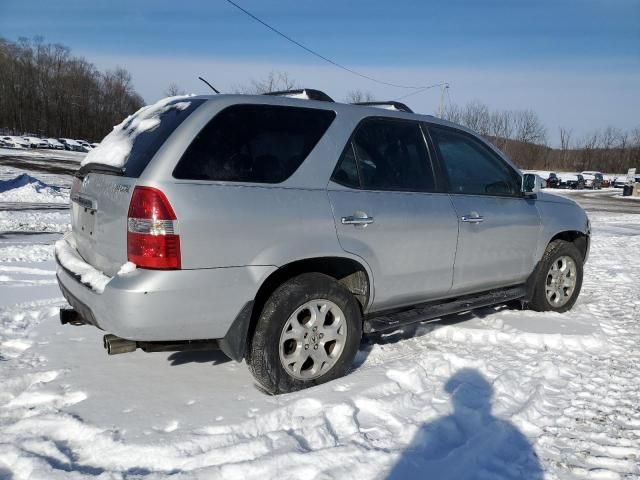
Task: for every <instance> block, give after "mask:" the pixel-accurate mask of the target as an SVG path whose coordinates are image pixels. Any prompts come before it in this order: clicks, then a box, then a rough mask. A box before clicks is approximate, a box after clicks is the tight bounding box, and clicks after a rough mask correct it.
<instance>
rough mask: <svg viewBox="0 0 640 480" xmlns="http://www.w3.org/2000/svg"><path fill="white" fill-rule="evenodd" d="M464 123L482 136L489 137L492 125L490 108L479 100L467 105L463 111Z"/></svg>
mask: <svg viewBox="0 0 640 480" xmlns="http://www.w3.org/2000/svg"><path fill="white" fill-rule="evenodd" d="M462 123H463V125H466V126H467V127H469V128H470V129H472V130H475V131H476V132H478V133H479V134H480V135H485V136H488V135H489V133H490V125H491V115H490V114H489V108H488V107H487V106H486V105H484V104H482V103H480V102H479V101H477V100H474V101H472V102H469V103H467V104H466V105H465V107H464V110H463V111H462Z"/></svg>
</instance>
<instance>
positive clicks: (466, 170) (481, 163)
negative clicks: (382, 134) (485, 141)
mask: <svg viewBox="0 0 640 480" xmlns="http://www.w3.org/2000/svg"><path fill="white" fill-rule="evenodd" d="M429 133H430V135H431V139H432V140H433V142H434V143H435V145H436V148H437V149H438V150H439V152H440V158H442V161H443V162H444V167H445V171H446V172H447V175H448V177H449V191H450V192H451V193H464V194H470V195H512V196H518V195H520V190H521V178H520V175H518V173H516V171H515V170H513V169H512V168H511V167H510V166H509V165H508V164H506V163H505V162H504V161H503V160H502V159H501V158H499V157H498V156H497V155H495V154H494V153H493V152H491V151H490V150H489V149H488V148H487V147H486V146H484V145H482V143H481V142H479V141H478V140H475V139H473V138H472V137H471V136H470V135H467V134H465V133H463V132H457V131H455V130H451V129H448V128H437V127H433V126H429Z"/></svg>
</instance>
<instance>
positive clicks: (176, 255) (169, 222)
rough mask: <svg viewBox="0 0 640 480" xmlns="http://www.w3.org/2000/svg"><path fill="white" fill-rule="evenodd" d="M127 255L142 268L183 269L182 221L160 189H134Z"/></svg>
mask: <svg viewBox="0 0 640 480" xmlns="http://www.w3.org/2000/svg"><path fill="white" fill-rule="evenodd" d="M127 256H128V258H129V261H130V262H133V263H135V264H136V265H137V266H138V267H139V268H151V269H161V270H179V269H180V267H181V257H180V236H179V235H178V220H177V218H176V214H175V213H174V211H173V208H171V204H170V203H169V200H167V197H166V196H165V195H164V193H162V192H161V191H160V190H158V189H157V188H153V187H136V188H135V189H134V190H133V195H132V197H131V203H130V204H129V214H128V218H127Z"/></svg>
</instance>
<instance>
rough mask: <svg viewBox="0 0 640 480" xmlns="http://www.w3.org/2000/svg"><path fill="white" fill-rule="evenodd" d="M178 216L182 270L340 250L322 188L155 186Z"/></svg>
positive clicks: (276, 262)
mask: <svg viewBox="0 0 640 480" xmlns="http://www.w3.org/2000/svg"><path fill="white" fill-rule="evenodd" d="M158 186H159V188H161V190H162V191H163V192H165V194H166V195H167V197H168V198H169V200H170V202H171V205H172V206H173V209H174V210H175V212H176V216H177V217H178V225H179V227H178V228H179V232H180V244H181V245H180V249H181V253H182V268H185V269H193V268H218V267H234V266H243V265H275V266H281V265H283V264H285V263H289V262H291V261H295V260H297V259H301V258H308V257H319V256H325V255H336V254H341V253H343V252H342V250H341V249H340V246H339V244H338V240H337V237H336V231H335V226H334V223H333V215H332V213H331V208H330V205H329V201H328V198H327V194H326V191H324V190H320V189H318V190H311V189H298V188H281V187H274V186H263V187H260V186H245V185H228V184H227V185H223V184H219V183H216V184H213V183H194V182H187V183H168V184H164V185H158Z"/></svg>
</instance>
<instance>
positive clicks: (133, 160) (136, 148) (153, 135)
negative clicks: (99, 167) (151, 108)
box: [124, 99, 205, 178]
mask: <svg viewBox="0 0 640 480" xmlns="http://www.w3.org/2000/svg"><path fill="white" fill-rule="evenodd" d="M184 101H185V100H184V99H183V100H176V102H173V103H179V102H184ZM186 101H188V102H189V106H188V107H187V108H185V109H182V110H181V109H178V108H170V109H168V110H166V111H165V112H163V113H162V114H161V115H160V124H159V125H158V126H157V127H156V128H154V129H151V130H148V131H146V132H142V133H140V134H139V135H138V136H137V137H136V138H135V140H134V142H133V146H132V147H131V153H129V158H128V159H127V162H126V163H125V165H124V176H125V177H132V178H137V177H139V176H140V174H141V173H142V171H143V170H144V169H145V168H146V166H147V165H148V164H149V162H150V161H151V159H152V158H153V156H154V155H155V154H156V152H157V151H158V150H159V149H160V147H161V146H162V144H163V143H164V142H165V141H166V140H167V137H169V135H171V134H172V133H173V132H174V130H175V129H176V128H178V126H179V125H180V124H181V123H182V122H184V120H185V119H186V118H187V117H188V116H189V115H191V114H192V113H193V111H194V110H195V109H196V108H198V107H199V106H200V105H202V104H203V103H204V102H205V101H204V100H191V99H186ZM169 105H171V104H169Z"/></svg>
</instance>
